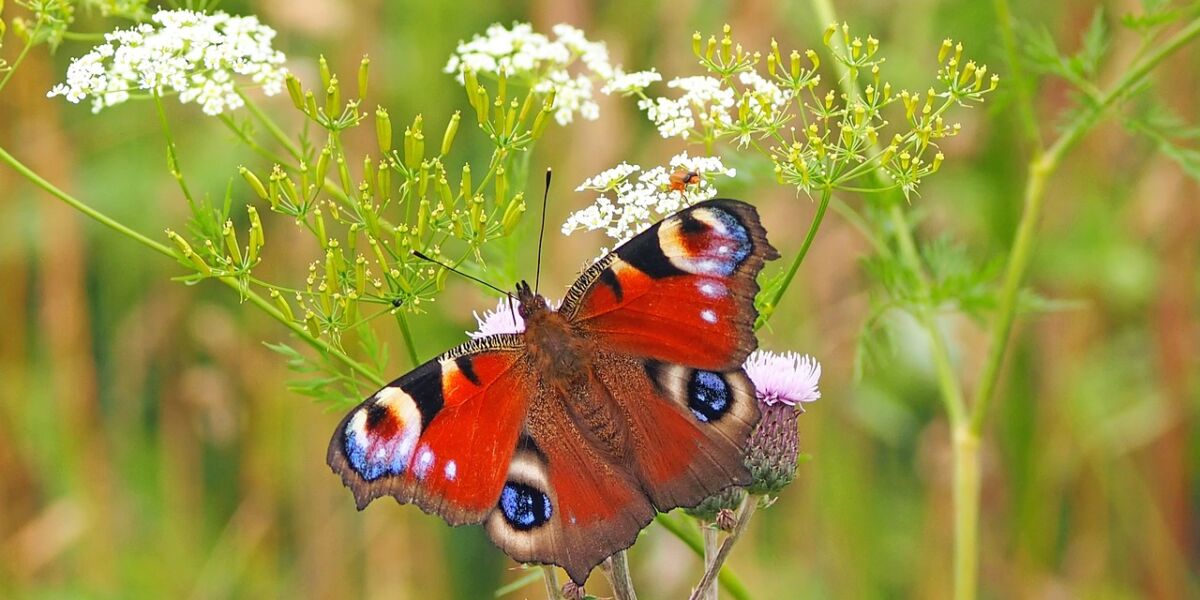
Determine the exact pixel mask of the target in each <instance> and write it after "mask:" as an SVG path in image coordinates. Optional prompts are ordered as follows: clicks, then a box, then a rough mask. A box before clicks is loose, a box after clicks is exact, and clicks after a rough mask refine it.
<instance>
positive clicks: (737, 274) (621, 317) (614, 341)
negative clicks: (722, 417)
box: [560, 200, 779, 371]
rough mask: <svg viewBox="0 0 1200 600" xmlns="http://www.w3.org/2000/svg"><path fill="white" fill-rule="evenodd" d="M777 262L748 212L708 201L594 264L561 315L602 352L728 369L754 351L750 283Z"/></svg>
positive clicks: (754, 289)
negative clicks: (606, 349) (592, 338)
mask: <svg viewBox="0 0 1200 600" xmlns="http://www.w3.org/2000/svg"><path fill="white" fill-rule="evenodd" d="M778 257H779V253H778V252H777V251H776V250H775V248H773V247H772V246H771V244H770V243H769V242H767V238H766V231H765V230H764V229H763V226H762V224H761V222H760V221H759V218H758V212H757V211H756V210H755V209H754V207H753V206H751V205H749V204H746V203H744V202H739V201H737V200H708V201H705V202H701V203H698V204H696V205H695V206H692V207H690V208H687V209H684V210H682V211H680V212H678V213H676V214H674V215H672V216H670V217H667V218H666V219H663V220H662V221H660V222H659V223H657V224H655V225H653V226H651V227H650V228H649V229H647V230H646V231H644V232H642V233H640V234H638V235H637V236H635V237H634V238H633V239H631V240H629V241H628V242H626V243H625V244H622V245H621V246H620V247H618V248H617V249H616V250H614V251H613V252H612V253H610V254H608V255H607V256H605V257H604V258H602V259H600V260H599V261H598V262H597V263H596V264H594V265H592V267H590V268H589V269H588V270H586V271H584V273H583V275H581V276H580V278H579V280H578V281H576V282H575V284H574V285H573V286H571V289H570V290H569V291H568V292H567V296H566V298H565V299H564V301H563V305H562V308H561V309H560V311H561V312H562V313H563V314H564V315H566V316H567V318H568V319H570V320H572V321H573V322H574V323H576V324H577V325H578V327H579V328H580V330H581V331H583V332H586V333H587V334H590V335H593V336H595V338H596V339H598V340H602V341H603V343H604V345H605V346H606V347H610V348H613V349H616V350H619V351H622V352H624V353H626V354H630V355H634V356H641V357H646V358H653V359H656V360H660V361H665V362H670V363H676V364H683V365H687V366H691V367H695V368H701V369H708V370H715V371H727V370H730V369H734V368H737V366H738V365H740V364H741V362H742V361H743V360H745V358H746V356H747V355H749V354H750V352H751V351H753V350H754V348H755V347H756V345H757V342H756V340H755V338H754V319H755V317H756V314H757V313H756V312H755V310H754V295H755V294H757V293H758V283H757V282H756V281H755V277H757V275H758V272H759V271H760V270H761V269H762V266H763V263H764V261H766V260H771V259H774V258H778Z"/></svg>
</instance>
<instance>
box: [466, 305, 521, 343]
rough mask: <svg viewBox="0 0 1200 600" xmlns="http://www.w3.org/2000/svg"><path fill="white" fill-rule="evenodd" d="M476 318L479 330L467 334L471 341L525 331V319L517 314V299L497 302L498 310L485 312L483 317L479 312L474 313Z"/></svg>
mask: <svg viewBox="0 0 1200 600" xmlns="http://www.w3.org/2000/svg"><path fill="white" fill-rule="evenodd" d="M471 314H472V315H474V316H475V323H477V324H478V325H479V329H476V330H475V331H469V332H467V335H469V336H471V339H473V340H477V339H479V338H482V337H487V336H489V335H496V334H500V333H521V332H522V331H525V319H522V318H521V315H520V314H518V313H517V301H516V300H515V299H509V298H501V299H500V300H499V301H498V302H496V308H494V309H492V310H485V311H483V316H480V315H479V313H478V312H475V311H472V312H471Z"/></svg>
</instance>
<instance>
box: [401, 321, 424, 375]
mask: <svg viewBox="0 0 1200 600" xmlns="http://www.w3.org/2000/svg"><path fill="white" fill-rule="evenodd" d="M396 322H397V323H399V324H400V334H401V336H402V337H403V338H404V348H405V349H406V350H408V360H409V361H411V363H412V366H413V368H414V369H415V368H417V366H418V365H420V364H421V359H420V358H419V357H418V355H417V346H416V344H415V343H414V342H413V336H412V330H411V329H409V328H408V317H407V316H406V315H405V314H404V309H397V310H396Z"/></svg>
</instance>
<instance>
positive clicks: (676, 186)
mask: <svg viewBox="0 0 1200 600" xmlns="http://www.w3.org/2000/svg"><path fill="white" fill-rule="evenodd" d="M699 184H700V174H699V173H697V172H695V171H683V170H680V171H675V172H674V173H671V189H672V190H675V191H678V192H679V193H680V194H683V193H684V190H686V189H687V186H689V185H699Z"/></svg>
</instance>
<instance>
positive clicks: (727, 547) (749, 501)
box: [690, 494, 759, 600]
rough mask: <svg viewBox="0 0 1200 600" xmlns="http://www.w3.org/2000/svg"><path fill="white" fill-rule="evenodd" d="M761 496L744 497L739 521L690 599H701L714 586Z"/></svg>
mask: <svg viewBox="0 0 1200 600" xmlns="http://www.w3.org/2000/svg"><path fill="white" fill-rule="evenodd" d="M758 501H759V497H758V496H756V495H754V494H746V497H745V498H744V499H742V506H741V508H739V509H738V513H737V521H736V522H735V524H734V526H733V531H731V532H729V535H728V536H726V537H725V541H724V542H721V549H720V550H718V551H717V554H716V556H715V557H713V560H712V565H710V566H709V567H708V568H707V569H705V570H704V577H702V578H701V579H700V583H699V584H697V585H696V589H694V590H692V595H691V598H690V600H700V599H701V598H704V597H705V595H706V594H707V593H708V590H709V589H711V588H712V585H713V581H714V579H715V578H716V576H717V573H718V572H719V570H720V569H722V568H723V567H724V565H725V560H726V559H728V558H729V553H730V552H732V551H733V545H734V544H736V543H737V542H738V540H739V539H741V537H742V534H743V533H746V529H747V528H748V527H749V526H750V519H751V518H752V517H753V516H754V511H755V510H757V509H758Z"/></svg>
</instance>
